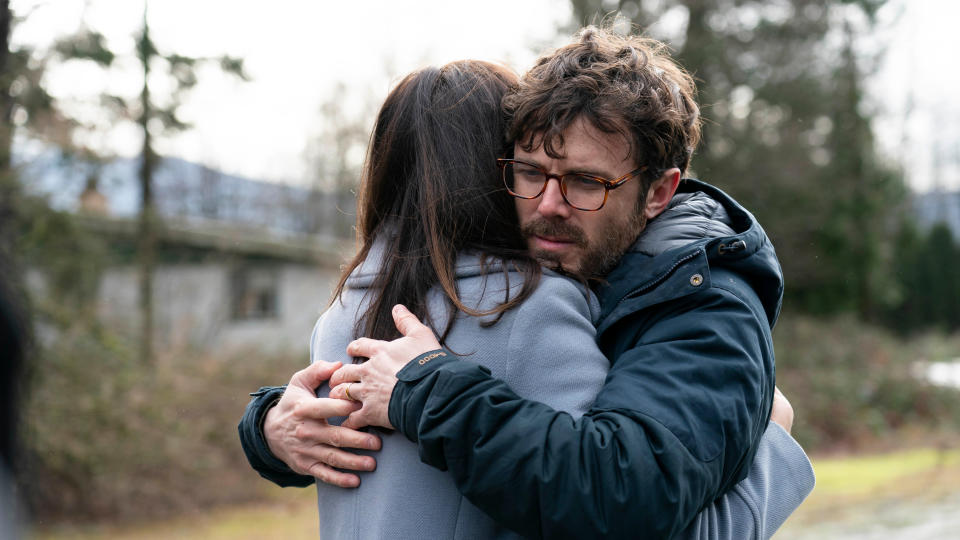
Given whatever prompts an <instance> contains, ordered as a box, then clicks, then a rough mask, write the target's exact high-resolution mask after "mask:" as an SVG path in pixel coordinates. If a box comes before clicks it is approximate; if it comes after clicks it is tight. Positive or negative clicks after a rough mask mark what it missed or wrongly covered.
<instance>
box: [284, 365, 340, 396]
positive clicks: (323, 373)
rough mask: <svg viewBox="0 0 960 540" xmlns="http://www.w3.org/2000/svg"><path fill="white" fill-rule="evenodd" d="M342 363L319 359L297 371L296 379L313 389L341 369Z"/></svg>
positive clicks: (302, 384) (305, 386)
mask: <svg viewBox="0 0 960 540" xmlns="http://www.w3.org/2000/svg"><path fill="white" fill-rule="evenodd" d="M342 365H343V364H342V363H341V362H332V363H331V362H324V361H323V360H318V361H316V362H314V363H312V364H310V365H309V366H307V367H306V368H304V369H302V370H300V371H299V372H297V374H296V376H295V377H294V379H295V381H296V382H297V383H298V384H300V385H301V386H303V387H304V388H308V389H310V390H311V391H313V390H315V389H316V388H317V387H319V386H320V385H321V384H323V383H324V382H325V381H326V380H327V379H329V378H330V376H331V375H333V372H334V371H336V370H337V369H339V368H340V366H342Z"/></svg>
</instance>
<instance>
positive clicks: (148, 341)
mask: <svg viewBox="0 0 960 540" xmlns="http://www.w3.org/2000/svg"><path fill="white" fill-rule="evenodd" d="M139 45H140V46H139V53H140V61H141V62H142V64H143V90H142V91H141V92H140V107H141V115H140V127H141V129H142V130H143V149H142V151H141V164H140V189H141V193H142V199H141V207H140V230H139V253H138V260H139V267H140V325H141V326H140V356H141V359H142V361H144V362H147V363H152V362H153V351H154V349H153V272H154V267H155V265H156V251H157V237H156V234H157V232H156V228H157V217H156V212H155V210H154V204H153V169H154V165H155V162H156V156H155V154H154V153H153V140H152V139H151V137H150V129H149V123H150V116H151V104H150V87H149V85H148V80H149V77H150V58H151V56H152V55H153V50H152V46H151V44H150V34H149V28H148V26H147V7H146V3H144V7H143V35H142V36H141V39H140V44H139Z"/></svg>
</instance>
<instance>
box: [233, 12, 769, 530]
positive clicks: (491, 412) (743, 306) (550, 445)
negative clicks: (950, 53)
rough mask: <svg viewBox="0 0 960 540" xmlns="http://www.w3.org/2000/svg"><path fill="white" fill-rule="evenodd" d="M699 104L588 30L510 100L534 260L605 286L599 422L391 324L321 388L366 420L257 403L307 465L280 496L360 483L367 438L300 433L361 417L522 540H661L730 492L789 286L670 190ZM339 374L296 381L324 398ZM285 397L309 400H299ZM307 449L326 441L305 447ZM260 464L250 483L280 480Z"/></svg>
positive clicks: (622, 47)
mask: <svg viewBox="0 0 960 540" xmlns="http://www.w3.org/2000/svg"><path fill="white" fill-rule="evenodd" d="M694 90H695V89H694V85H693V81H692V79H691V78H690V77H689V76H688V75H687V74H686V73H684V72H683V71H682V70H681V69H680V68H679V67H677V66H676V65H675V64H674V63H673V61H672V60H670V58H669V57H668V56H667V55H666V54H665V53H664V51H663V48H662V46H661V45H660V44H658V43H656V42H653V41H650V40H644V39H640V38H636V37H622V36H617V35H614V34H610V33H607V32H605V31H603V30H597V29H593V28H588V29H585V30H584V31H583V32H582V33H581V34H580V36H579V40H578V42H576V43H573V44H571V45H569V46H566V47H563V48H561V49H559V50H558V51H556V52H555V53H553V54H551V55H548V56H545V57H544V58H541V60H540V61H539V62H538V65H537V66H535V67H534V68H533V69H532V70H531V71H530V72H529V73H528V74H527V75H525V76H524V77H523V79H522V82H521V87H520V89H519V90H518V92H517V93H516V94H515V95H514V96H512V97H511V98H508V100H507V101H505V108H506V109H507V110H508V112H509V113H510V115H511V117H512V124H511V125H512V128H511V133H510V137H511V139H512V140H514V141H516V144H515V147H514V157H513V159H512V160H504V161H503V162H502V164H501V165H502V167H503V170H504V179H505V182H506V185H507V188H508V189H509V190H510V191H511V193H512V194H513V195H514V196H516V197H517V198H518V200H517V211H518V215H519V217H520V221H521V225H522V226H523V233H524V235H525V236H526V237H527V238H528V245H529V247H530V249H531V251H532V252H534V253H535V254H536V256H537V257H538V258H539V259H540V260H541V261H543V263H544V264H545V265H547V266H550V267H553V268H556V269H558V270H560V271H564V272H568V273H572V274H576V275H580V276H583V277H586V278H602V279H601V280H600V284H599V285H597V286H596V288H595V292H596V293H597V295H598V297H599V299H600V307H601V313H600V318H599V321H598V326H597V339H598V343H599V345H600V346H601V349H602V350H603V351H604V352H605V354H606V355H607V357H608V358H610V359H611V362H612V365H611V370H610V373H609V375H608V377H607V380H606V383H605V384H604V387H603V389H602V390H601V391H600V394H599V395H598V396H597V400H596V402H595V404H594V406H593V408H592V409H591V410H590V412H588V413H587V414H586V415H585V416H584V417H583V418H582V419H580V420H578V421H573V420H572V419H571V418H570V417H569V416H565V415H564V414H563V413H558V412H556V411H554V410H552V409H550V408H549V407H546V406H545V405H542V404H539V403H536V402H530V401H527V400H523V399H520V398H518V397H517V396H516V395H515V394H514V393H513V392H511V391H510V390H509V388H507V387H506V385H504V384H503V383H502V382H499V381H497V380H495V379H492V378H491V377H490V376H489V374H488V373H486V372H484V371H483V370H482V369H481V368H480V367H479V366H477V365H475V364H473V363H468V362H458V361H455V360H454V359H453V358H454V357H453V355H451V354H446V353H444V354H445V355H438V352H442V351H438V352H434V349H437V348H438V344H437V342H436V339H435V338H434V337H433V335H432V333H431V332H429V330H428V329H426V327H423V326H422V325H419V323H418V322H416V321H411V320H410V316H408V315H407V314H404V313H403V311H402V310H401V311H398V312H397V313H398V316H399V317H398V318H399V319H401V320H403V321H404V322H403V327H402V328H401V330H403V331H404V335H405V336H406V337H404V338H402V339H400V340H397V341H396V342H393V343H384V342H374V341H371V340H364V339H361V340H358V341H356V342H354V344H352V345H351V348H350V349H348V352H349V354H351V355H355V356H364V357H369V358H370V360H369V361H368V362H366V363H364V364H360V365H352V366H344V367H343V368H342V369H341V370H340V371H338V372H337V373H336V374H334V376H333V378H332V379H331V385H332V386H336V387H335V388H334V390H333V391H332V392H331V397H341V398H347V399H356V400H360V401H362V402H363V405H362V408H361V409H359V410H357V406H356V405H353V404H350V403H347V404H344V405H340V404H338V405H336V407H337V408H338V409H337V410H336V411H333V410H332V407H333V406H332V405H331V404H327V403H323V404H321V403H320V402H318V401H307V400H296V399H295V394H292V396H294V397H290V398H288V396H286V395H285V396H284V398H283V399H284V401H285V402H281V403H280V405H279V406H278V407H276V408H274V409H268V411H269V412H267V413H266V414H264V413H263V410H264V409H265V408H266V405H269V402H270V401H275V398H273V397H271V396H278V395H279V394H278V392H276V391H273V392H272V393H271V391H269V390H268V391H266V392H265V393H263V394H262V395H261V396H260V398H261V399H260V402H259V405H258V404H257V403H258V401H257V400H254V403H253V404H252V409H250V410H248V413H251V414H252V415H253V417H254V418H257V419H264V421H265V425H264V429H265V432H266V439H267V441H268V443H267V444H269V446H270V448H271V449H273V450H274V453H275V454H276V455H277V457H280V458H281V459H282V461H283V462H284V463H298V464H307V463H310V462H311V460H314V461H313V463H312V464H310V465H309V466H307V467H304V466H299V470H298V471H293V470H291V469H289V468H288V469H286V470H287V471H290V475H291V476H290V477H289V480H290V481H291V482H296V481H297V476H298V475H296V474H294V473H295V472H299V473H301V474H303V473H308V474H311V475H313V476H316V477H318V478H320V479H321V480H323V481H326V482H330V483H337V484H339V485H346V486H349V485H356V481H357V480H356V477H355V476H354V475H351V474H348V473H343V472H339V471H336V470H334V469H333V468H331V466H332V467H336V468H345V469H353V470H370V469H371V468H372V467H373V463H372V459H369V458H366V459H364V458H361V457H359V456H352V455H350V454H349V453H347V452H343V451H339V450H337V449H336V447H338V446H349V447H357V448H376V446H377V442H376V440H375V438H372V437H371V436H369V435H367V434H357V433H356V432H350V431H346V430H345V428H338V429H337V430H334V429H333V428H332V427H330V426H323V424H322V423H321V422H316V423H313V424H302V423H301V422H300V420H302V419H303V418H305V417H308V416H310V415H309V414H304V413H305V409H306V408H308V407H315V408H321V407H323V408H325V409H326V410H324V411H323V414H326V417H329V416H335V415H338V414H339V415H343V414H351V413H352V414H351V417H350V420H348V423H347V424H346V425H352V426H359V425H367V424H373V425H383V426H391V427H396V429H398V430H399V431H401V432H402V433H404V434H405V435H406V436H407V437H408V438H409V439H410V440H412V441H414V442H417V443H418V444H419V446H420V455H421V458H422V459H423V461H424V462H426V463H428V464H430V465H433V466H435V467H438V468H440V469H448V470H449V471H450V473H451V474H452V475H453V477H454V479H455V481H456V483H457V485H458V488H459V489H460V490H461V492H463V493H464V494H465V495H466V496H467V497H468V498H469V499H470V500H471V502H473V503H474V504H476V505H477V506H478V507H480V508H481V509H483V510H484V511H485V512H486V513H488V514H489V515H490V516H492V517H493V518H494V519H495V520H497V521H498V522H500V523H502V524H504V525H506V526H508V527H510V528H512V529H514V530H516V531H518V532H521V533H522V534H524V535H528V536H538V537H582V536H587V537H592V536H598V535H609V536H611V537H635V536H638V535H648V536H652V537H669V536H671V535H673V534H675V533H677V532H678V531H680V530H682V529H683V528H684V527H686V526H688V525H689V524H690V522H691V520H692V519H693V518H694V516H695V515H696V514H697V512H698V511H700V509H701V508H703V507H704V505H705V504H707V503H708V502H709V501H712V500H714V499H715V498H717V497H718V496H719V495H721V494H722V493H724V492H726V491H727V490H729V489H730V488H731V487H733V486H734V484H736V483H737V482H738V481H739V480H741V479H742V478H743V477H744V476H745V474H746V471H747V468H748V467H749V465H750V463H751V462H752V460H753V457H754V453H755V451H756V448H757V445H758V442H759V440H760V437H761V435H762V434H763V431H764V428H765V427H766V425H767V419H768V417H769V414H770V404H771V401H772V399H773V395H774V385H773V383H774V380H773V379H774V377H773V349H772V340H771V337H770V330H771V328H772V326H773V324H774V322H775V320H776V317H777V314H778V312H779V308H780V301H781V297H782V279H781V273H780V268H779V264H778V263H777V261H776V257H775V255H774V252H773V248H772V246H771V245H770V244H769V241H768V240H767V238H766V236H765V234H764V233H763V230H762V229H761V228H760V226H759V225H758V224H757V223H756V222H755V221H754V220H753V218H752V216H750V214H749V213H748V212H746V211H745V210H744V209H743V208H741V207H740V206H739V205H737V204H736V203H735V202H734V201H732V200H731V199H730V198H729V197H727V196H726V195H725V194H723V193H722V192H721V191H719V190H717V189H716V188H713V187H712V186H709V185H707V184H703V183H700V182H697V181H693V180H684V181H683V182H681V180H680V178H681V174H682V173H683V172H684V171H685V170H686V169H687V167H688V166H689V162H690V158H691V155H692V152H693V150H694V148H695V146H696V144H697V142H698V141H699V135H700V133H699V112H698V108H697V105H696V103H695V101H694V99H693V95H694ZM654 218H656V219H654ZM651 220H652V221H651ZM648 222H649V225H648ZM641 233H643V234H641ZM415 356H416V357H417V358H414V357H415ZM411 358H414V359H415V360H417V361H416V362H411V363H410V364H409V365H407V367H404V368H403V369H402V370H400V367H402V366H403V365H404V364H406V362H407V361H408V360H410V359H411ZM398 370H399V373H397V371H398ZM330 371H332V369H330V366H320V367H318V368H314V370H312V371H311V372H310V374H308V373H304V374H303V375H301V377H313V378H314V379H315V380H314V381H312V382H317V383H319V381H317V379H325V378H326V377H327V376H329V374H330V373H329V372H330ZM302 373H303V372H302ZM292 382H294V383H298V381H296V377H295V381H292ZM340 383H347V384H340ZM337 385H339V386H337ZM294 386H299V388H298V389H296V390H295V392H300V393H301V395H304V394H306V395H309V394H310V390H309V389H310V388H311V386H310V384H295V385H294ZM315 386H316V384H314V385H313V387H315ZM288 393H289V392H288ZM251 411H252V412H251ZM317 412H320V411H317ZM313 417H314V418H318V417H320V416H319V415H318V414H314V415H313ZM326 417H323V418H326ZM298 419H300V420H298ZM298 426H300V427H298ZM241 427H243V426H241ZM298 430H299V432H298ZM311 430H312V433H310V434H308V433H305V432H306V431H311ZM321 430H323V431H324V433H325V434H324V435H323V436H321V435H319V433H320V431H321ZM284 439H286V440H287V441H289V442H290V444H286V443H285V442H284ZM304 439H312V440H314V441H319V442H322V443H323V444H321V445H314V447H313V448H312V449H310V450H307V449H304V445H302V444H299V445H298V444H297V441H301V442H302V440H304ZM287 449H297V450H296V451H297V452H300V453H301V455H299V456H297V455H291V454H290V453H287V452H286V450H287ZM267 454H269V452H267ZM304 457H307V459H303V458H304ZM270 458H272V456H262V461H263V462H266V463H261V464H260V465H261V467H262V469H261V470H264V469H267V470H272V471H273V472H272V473H271V474H272V476H271V477H272V478H274V479H277V478H278V477H277V474H276V471H278V470H281V467H278V466H277V463H276V462H273V463H271V462H269V460H270ZM273 459H274V460H275V459H276V458H273ZM280 465H281V466H282V465H283V463H280ZM280 481H281V482H282V481H283V480H282V479H280Z"/></svg>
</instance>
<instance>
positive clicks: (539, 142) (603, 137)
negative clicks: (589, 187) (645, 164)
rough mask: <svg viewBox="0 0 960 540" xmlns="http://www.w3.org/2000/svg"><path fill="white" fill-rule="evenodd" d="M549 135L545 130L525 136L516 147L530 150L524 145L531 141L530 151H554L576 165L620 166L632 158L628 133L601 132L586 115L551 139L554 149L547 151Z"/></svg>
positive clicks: (553, 152)
mask: <svg viewBox="0 0 960 540" xmlns="http://www.w3.org/2000/svg"><path fill="white" fill-rule="evenodd" d="M545 136H546V133H544V132H539V133H533V134H530V135H525V136H524V137H523V138H522V139H521V140H520V141H518V142H517V144H516V145H515V150H516V151H517V152H523V153H526V152H524V148H523V146H526V145H525V144H521V143H526V142H530V143H531V145H530V146H529V147H528V149H527V152H530V153H537V152H539V151H541V150H543V151H544V152H545V153H547V154H551V155H550V157H552V158H555V159H562V160H564V161H566V162H568V163H570V164H572V165H584V166H586V165H591V164H601V163H607V164H611V165H619V164H621V163H623V162H631V161H632V156H631V145H630V142H629V140H628V139H627V138H626V136H625V135H624V134H622V133H607V132H604V131H601V130H600V129H598V128H597V127H596V126H594V125H593V124H592V123H591V122H589V121H587V120H584V119H582V118H581V119H578V120H575V121H574V122H573V123H571V124H570V125H569V126H567V128H566V129H565V130H564V131H563V132H562V133H561V134H559V136H553V137H552V138H551V139H550V140H549V141H548V142H549V146H550V150H552V152H547V149H546V148H544V137H545Z"/></svg>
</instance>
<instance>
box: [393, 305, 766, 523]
mask: <svg viewBox="0 0 960 540" xmlns="http://www.w3.org/2000/svg"><path fill="white" fill-rule="evenodd" d="M672 304H673V305H670V306H667V305H663V304H661V305H659V306H657V308H656V309H655V310H648V311H650V312H651V313H655V314H656V316H654V315H647V316H644V315H643V314H638V315H637V316H636V317H635V318H634V319H633V320H630V321H625V322H626V323H629V324H630V326H631V328H624V329H620V330H618V332H619V333H620V335H624V333H625V332H626V333H628V334H629V333H630V332H634V333H635V337H633V338H629V339H628V342H629V345H627V346H625V347H624V348H623V349H622V350H618V351H615V353H616V354H614V355H612V357H613V364H612V367H611V370H610V372H609V374H608V376H607V379H606V381H605V383H604V386H603V388H602V389H601V390H600V394H599V396H598V398H597V401H596V403H595V404H594V406H593V408H591V410H590V411H588V412H587V414H586V415H584V416H583V417H582V418H580V419H577V420H574V419H573V418H572V417H571V416H570V415H568V414H566V413H561V412H558V411H555V410H553V409H551V408H549V407H547V406H546V405H544V404H542V403H538V402H533V401H530V400H524V399H521V398H519V397H518V396H517V395H516V394H514V393H513V392H512V391H511V390H510V389H509V388H508V387H507V386H506V385H505V384H504V383H503V382H501V381H498V380H495V379H493V378H492V377H490V376H489V374H488V373H487V372H486V371H484V370H483V369H482V368H480V367H479V366H477V365H475V364H472V363H467V362H457V361H454V360H446V361H443V362H431V363H428V364H425V365H419V364H414V363H411V364H408V366H407V367H405V368H404V369H403V370H401V371H400V373H398V384H397V385H396V387H395V388H394V392H393V395H392V396H391V400H390V409H389V414H390V420H391V423H392V424H393V425H394V426H396V427H397V429H398V430H400V431H402V432H403V433H404V434H405V435H406V436H407V437H408V438H409V439H410V440H412V441H414V442H417V443H418V444H419V449H420V457H421V459H422V460H423V461H424V462H425V463H427V464H430V465H432V466H435V467H437V468H440V469H442V470H449V471H450V472H451V473H452V476H453V478H454V481H455V482H456V484H457V486H458V488H459V489H460V491H461V493H463V494H464V495H465V496H466V497H467V498H468V499H469V500H470V501H471V502H472V503H474V504H475V505H477V506H478V507H479V508H481V509H482V510H484V511H485V512H486V513H488V514H489V515H490V516H491V517H493V518H494V520H496V521H497V522H498V523H500V524H501V525H504V526H506V527H509V528H511V529H513V530H515V531H517V532H519V533H521V534H523V535H525V536H528V537H547V538H583V537H597V536H604V537H609V538H634V537H636V536H637V534H638V531H642V532H643V534H644V535H648V536H650V537H654V538H669V537H671V536H674V535H676V534H678V533H679V532H680V531H681V530H682V529H683V528H685V527H686V526H687V525H688V524H690V523H691V522H692V521H693V519H694V517H695V516H696V514H697V513H698V512H699V511H700V510H701V509H702V508H704V507H705V506H706V505H707V504H708V503H709V502H711V501H713V500H714V499H715V498H717V497H718V496H719V495H720V494H722V493H723V491H725V490H726V489H729V488H730V487H732V486H733V484H735V483H736V481H738V480H740V479H742V477H743V475H745V474H746V469H747V466H746V464H748V463H749V460H750V459H751V458H752V452H753V447H755V446H756V444H757V443H758V441H759V439H760V436H761V434H762V430H763V428H764V427H765V426H766V422H767V418H768V416H769V399H770V397H771V396H772V390H773V380H772V378H773V373H772V351H769V354H768V351H766V350H765V346H764V343H769V328H768V327H767V326H766V323H765V322H764V323H763V324H761V323H760V321H758V320H757V317H756V316H755V311H754V310H753V309H751V307H750V306H748V305H747V304H746V303H745V302H744V301H742V300H741V299H739V298H738V297H736V296H735V295H733V294H729V293H727V292H725V291H716V290H715V292H714V293H713V294H712V296H710V297H706V298H705V297H700V296H699V295H693V297H686V298H684V299H681V300H676V301H674V302H673V303H672ZM767 368H769V371H767ZM767 388H768V389H767ZM764 401H766V405H765V406H764V405H763V402H764Z"/></svg>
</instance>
